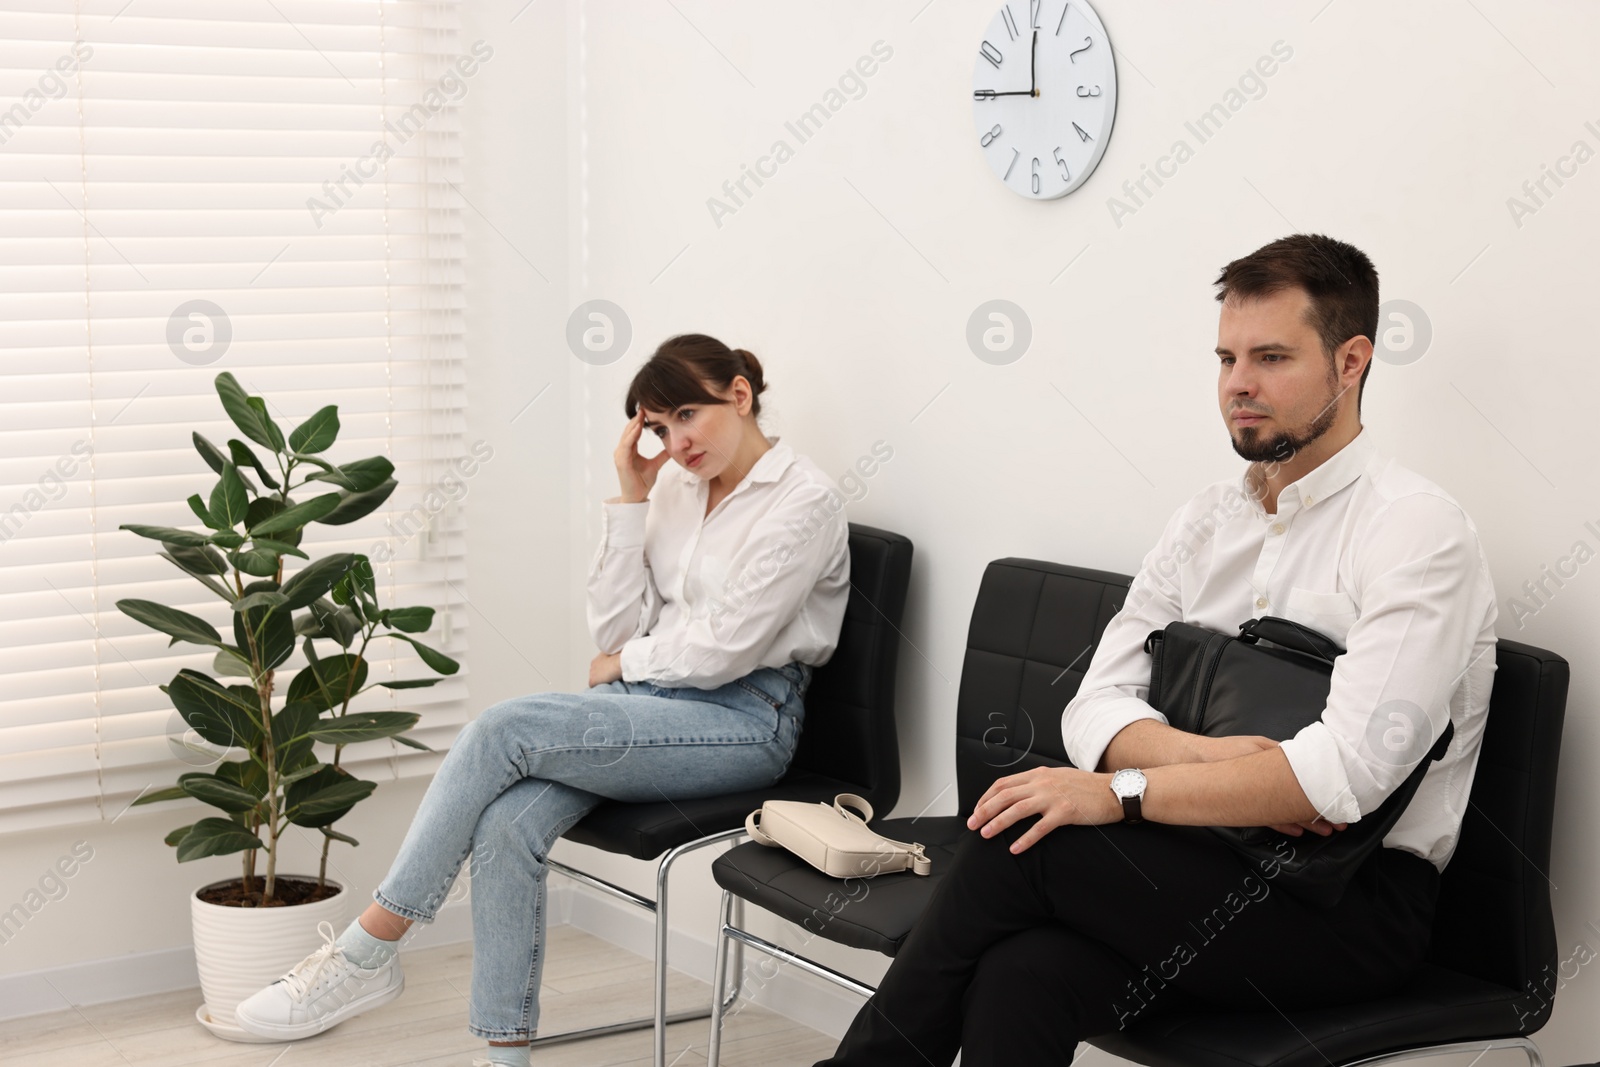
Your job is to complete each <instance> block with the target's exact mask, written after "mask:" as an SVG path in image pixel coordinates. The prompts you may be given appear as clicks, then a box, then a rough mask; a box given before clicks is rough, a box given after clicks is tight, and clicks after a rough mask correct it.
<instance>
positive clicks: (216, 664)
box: [211, 648, 254, 678]
mask: <svg viewBox="0 0 1600 1067" xmlns="http://www.w3.org/2000/svg"><path fill="white" fill-rule="evenodd" d="M211 671H212V673H213V674H219V675H221V676H222V677H224V678H251V677H254V675H253V674H252V672H251V669H250V661H249V660H247V659H245V658H244V657H243V656H241V655H239V653H237V652H235V651H234V650H233V649H231V648H225V649H223V650H222V651H220V652H218V653H217V654H216V655H215V656H212V657H211Z"/></svg>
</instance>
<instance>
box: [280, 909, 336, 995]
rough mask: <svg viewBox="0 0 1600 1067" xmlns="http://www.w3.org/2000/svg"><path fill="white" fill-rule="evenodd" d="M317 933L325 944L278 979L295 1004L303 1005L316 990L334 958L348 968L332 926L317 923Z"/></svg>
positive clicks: (327, 923) (326, 923)
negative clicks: (323, 973)
mask: <svg viewBox="0 0 1600 1067" xmlns="http://www.w3.org/2000/svg"><path fill="white" fill-rule="evenodd" d="M317 933H319V934H321V935H322V939H323V941H324V942H325V943H324V944H323V946H322V947H321V948H319V949H317V951H315V952H313V953H312V954H311V955H309V956H307V957H306V958H305V959H303V960H301V961H300V962H299V963H297V964H295V966H294V970H292V971H290V972H289V973H288V974H286V975H284V976H283V978H282V979H280V981H282V982H283V984H284V986H285V987H286V988H287V989H288V991H289V997H290V999H291V1000H293V1001H294V1002H295V1003H296V1004H300V1003H303V1002H304V1001H305V998H306V994H307V993H309V992H310V991H311V990H313V989H315V988H316V986H317V982H318V980H319V979H320V978H321V977H322V972H323V971H325V970H327V969H328V967H329V966H330V965H331V964H332V963H333V960H334V958H335V957H338V958H339V959H340V960H344V962H345V965H346V966H349V960H347V959H345V955H344V951H343V950H342V949H341V948H339V944H338V939H337V938H336V937H335V936H334V932H333V924H332V923H330V922H328V921H327V920H323V921H322V922H319V923H318V924H317Z"/></svg>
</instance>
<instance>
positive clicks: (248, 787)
mask: <svg viewBox="0 0 1600 1067" xmlns="http://www.w3.org/2000/svg"><path fill="white" fill-rule="evenodd" d="M217 777H218V778H224V779H226V780H227V781H230V782H232V783H233V784H234V785H237V786H239V787H240V788H241V789H243V790H245V791H246V792H248V793H249V794H250V795H251V796H253V797H264V796H266V795H267V769H266V768H265V767H263V766H262V765H261V764H259V763H257V762H256V761H255V760H253V759H247V760H239V761H236V762H226V763H219V764H217Z"/></svg>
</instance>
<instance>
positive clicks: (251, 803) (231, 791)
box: [178, 771, 257, 811]
mask: <svg viewBox="0 0 1600 1067" xmlns="http://www.w3.org/2000/svg"><path fill="white" fill-rule="evenodd" d="M178 784H179V785H180V786H182V787H183V791H184V792H186V793H188V794H189V795H190V796H192V797H194V798H195V799H196V800H203V801H205V802H206V803H207V804H210V805H211V806H212V807H214V808H221V809H222V810H223V811H250V810H251V809H253V808H254V807H255V806H256V799H257V798H256V797H254V796H251V795H250V793H248V792H246V791H245V790H244V789H242V788H240V787H239V786H237V785H234V784H233V783H232V782H229V781H227V780H226V779H224V778H218V777H217V776H216V775H214V774H207V773H205V772H204V771H192V772H190V773H189V774H180V775H179V776H178Z"/></svg>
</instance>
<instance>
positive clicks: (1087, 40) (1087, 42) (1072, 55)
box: [1067, 37, 1094, 63]
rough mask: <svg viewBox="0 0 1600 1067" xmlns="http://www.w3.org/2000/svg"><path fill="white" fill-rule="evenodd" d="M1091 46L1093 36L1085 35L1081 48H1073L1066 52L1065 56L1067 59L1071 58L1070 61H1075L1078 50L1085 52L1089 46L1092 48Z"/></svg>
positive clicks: (1092, 45)
mask: <svg viewBox="0 0 1600 1067" xmlns="http://www.w3.org/2000/svg"><path fill="white" fill-rule="evenodd" d="M1093 47H1094V38H1093V37H1085V38H1084V39H1083V47H1082V48H1074V49H1073V50H1072V51H1070V52H1068V53H1067V58H1068V59H1069V60H1071V61H1072V62H1074V63H1076V62H1077V61H1078V53H1079V52H1087V51H1088V50H1089V49H1090V48H1093Z"/></svg>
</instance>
